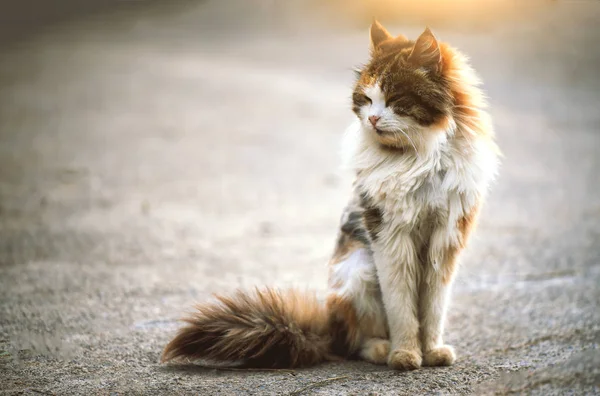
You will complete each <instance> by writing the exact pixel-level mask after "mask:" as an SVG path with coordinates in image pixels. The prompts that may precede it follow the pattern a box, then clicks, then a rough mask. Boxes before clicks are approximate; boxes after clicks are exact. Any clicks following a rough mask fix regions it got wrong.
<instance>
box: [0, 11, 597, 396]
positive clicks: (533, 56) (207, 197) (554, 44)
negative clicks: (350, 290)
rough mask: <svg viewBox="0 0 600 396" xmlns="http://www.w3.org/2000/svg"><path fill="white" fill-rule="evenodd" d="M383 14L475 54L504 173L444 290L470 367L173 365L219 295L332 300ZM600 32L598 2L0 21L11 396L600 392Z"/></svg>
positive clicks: (2, 345)
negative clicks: (343, 156)
mask: <svg viewBox="0 0 600 396" xmlns="http://www.w3.org/2000/svg"><path fill="white" fill-rule="evenodd" d="M373 17H377V18H378V19H380V20H381V21H382V22H383V23H384V24H386V26H387V27H388V30H390V31H391V32H392V33H395V34H399V33H403V34H405V35H406V36H408V37H409V38H413V39H414V38H416V37H417V36H418V34H420V32H422V31H423V29H424V28H425V26H426V25H428V26H430V27H431V28H432V29H433V31H434V33H435V34H436V35H437V37H438V38H439V39H440V40H442V41H446V42H449V43H451V44H452V45H453V46H455V47H458V48H460V49H461V50H462V51H463V52H464V53H466V54H467V55H469V57H470V58H471V60H472V64H473V66H474V67H475V69H476V70H477V71H478V72H479V74H480V75H481V76H482V78H483V81H484V83H485V85H484V88H485V90H486V92H487V94H488V96H489V101H490V104H491V107H490V112H491V113H492V115H493V117H494V122H495V127H496V131H497V137H498V142H499V145H500V147H501V149H502V150H503V152H504V158H503V165H502V169H501V175H500V177H499V180H498V182H497V184H496V185H495V186H494V188H493V190H492V193H491V195H490V199H489V202H488V203H487V206H486V207H485V210H484V213H483V217H482V220H481V225H480V227H479V231H478V233H477V234H476V236H475V238H474V240H473V243H472V244H471V247H470V249H469V250H468V252H467V254H466V255H465V257H464V260H463V268H462V270H461V273H460V275H459V278H458V280H457V283H456V286H455V289H454V294H453V296H454V297H453V304H452V308H451V311H450V314H449V317H448V326H447V337H446V338H447V341H448V342H449V343H451V344H453V345H454V346H455V347H456V349H457V351H458V354H459V361H458V362H457V365H456V366H455V367H452V368H448V369H436V370H420V371H418V372H414V373H408V374H398V373H395V372H392V371H390V370H388V369H387V368H385V367H376V366H372V365H369V364H366V363H362V362H346V363H339V364H338V363H336V364H329V365H325V366H321V367H317V368H314V369H309V370H303V371H300V372H298V373H296V375H294V376H291V375H290V374H289V373H285V372H283V373H279V372H264V373H262V372H260V373H255V372H253V373H249V374H247V373H241V374H240V373H237V372H226V371H220V370H217V371H215V370H203V369H200V368H182V367H174V368H173V367H171V368H168V367H167V368H165V367H162V366H160V365H158V364H157V361H158V357H159V355H160V352H161V349H162V347H163V346H164V345H165V343H166V342H167V341H168V339H169V337H170V336H172V334H173V332H174V331H175V330H176V329H177V327H178V326H179V324H178V322H177V319H178V318H179V317H181V316H182V315H183V314H184V313H185V312H186V311H189V310H190V309H191V306H192V304H194V303H195V302H199V301H204V300H206V299H208V298H210V296H211V294H212V293H214V292H228V291H231V290H233V289H235V288H238V287H241V288H248V287H252V286H255V285H258V286H262V285H269V286H277V287H288V286H296V287H300V288H310V289H314V290H316V291H317V293H319V296H321V297H322V296H324V293H325V287H326V274H327V270H326V262H327V260H328V258H329V255H330V253H331V251H332V248H333V243H334V241H335V234H336V232H337V226H338V219H339V215H340V214H341V209H342V207H343V205H344V204H345V203H346V200H347V197H348V193H349V191H350V183H351V181H352V177H351V175H349V174H346V173H344V172H343V171H341V170H340V169H339V164H340V161H339V151H340V144H339V143H340V139H341V135H342V133H343V131H344V129H345V128H346V126H347V125H348V124H349V122H351V121H352V119H353V114H352V112H351V111H350V96H351V84H352V81H353V74H352V68H353V67H354V66H357V65H360V64H361V63H363V62H365V61H366V59H367V56H368V42H369V41H368V26H369V24H370V22H371V20H372V19H373ZM598 21H600V2H598V1H593V0H581V1H551V0H547V1H542V0H538V1H527V2H526V1H517V0H487V1H486V0H482V1H475V0H455V1H450V0H448V1H443V0H422V1H420V2H417V1H403V0H397V1H393V0H346V1H342V0H329V1H316V0H287V1H284V0H205V1H201V0H198V1H191V0H189V1H184V0H174V1H158V0H106V1H102V2H99V1H92V0H55V1H53V2H42V1H41V0H39V1H34V0H24V1H12V0H8V1H3V2H2V3H1V4H0V383H2V384H3V385H2V387H3V390H2V392H6V394H23V393H25V394H27V393H38V394H39V393H43V394H90V393H92V394H111V393H112V392H116V393H135V394H148V393H156V394H177V393H179V394H187V393H195V394H217V393H220V394H226V395H229V394H286V393H287V392H290V391H294V390H297V389H299V388H302V387H303V386H306V385H309V384H311V383H315V381H319V380H323V379H326V378H330V377H339V376H345V378H342V379H341V380H339V381H336V382H332V383H330V384H327V385H325V386H323V387H320V388H318V389H316V390H314V392H315V393H320V394H332V395H337V394H399V393H406V394H415V393H423V392H429V393H431V392H442V393H444V394H455V393H469V392H475V393H487V392H491V393H493V392H500V393H502V392H529V393H533V394H542V395H548V394H563V393H565V392H571V393H574V394H579V393H581V394H584V393H588V394H589V393H592V392H598V387H599V386H600V369H599V367H600V361H599V358H598V356H599V355H600V354H598V350H597V348H598V345H599V342H600V310H599V309H598V303H599V302H600V288H599V286H598V285H599V284H600V283H599V282H600V266H599V262H600V194H599V192H600V172H599V171H598V170H599V169H600V136H599V133H600V131H599V129H600V112H599V111H598V109H599V108H600V78H598V77H599V76H598V71H599V70H600V45H599V43H600V27H599V25H598Z"/></svg>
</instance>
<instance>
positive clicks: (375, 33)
mask: <svg viewBox="0 0 600 396" xmlns="http://www.w3.org/2000/svg"><path fill="white" fill-rule="evenodd" d="M369 33H370V36H371V51H373V50H376V49H377V48H378V47H379V45H381V43H383V42H384V41H385V40H388V39H391V38H394V36H392V35H391V34H390V32H388V31H387V30H386V29H385V28H384V27H383V25H381V23H379V22H377V20H373V23H372V24H371V30H370V31H369Z"/></svg>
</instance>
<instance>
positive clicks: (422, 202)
mask: <svg viewBox="0 0 600 396" xmlns="http://www.w3.org/2000/svg"><path fill="white" fill-rule="evenodd" d="M400 165H404V166H396V167H393V166H390V167H389V169H380V170H379V172H378V173H374V174H373V175H368V176H367V177H365V178H364V181H365V184H366V185H368V186H367V189H368V190H369V191H370V194H371V196H372V199H373V201H374V202H376V203H377V206H378V209H379V210H380V211H381V213H382V217H383V219H382V220H383V221H384V222H386V223H397V224H398V225H403V224H405V225H411V226H418V225H419V223H421V222H423V221H429V220H428V219H431V215H432V214H436V216H440V215H442V216H443V215H444V214H447V213H449V212H450V209H451V207H452V206H453V205H455V204H456V203H458V204H461V203H462V201H463V195H464V191H466V190H467V186H466V185H467V183H466V182H465V181H464V180H463V179H464V177H463V175H461V174H459V173H458V172H457V169H458V166H457V164H456V163H455V162H454V161H452V160H451V159H448V158H442V157H438V158H434V159H432V160H431V161H430V162H415V163H413V164H409V165H406V164H400ZM369 176H370V177H369Z"/></svg>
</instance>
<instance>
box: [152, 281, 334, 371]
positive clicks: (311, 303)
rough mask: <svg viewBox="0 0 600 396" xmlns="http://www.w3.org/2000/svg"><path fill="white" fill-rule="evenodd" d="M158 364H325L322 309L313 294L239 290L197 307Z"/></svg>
mask: <svg viewBox="0 0 600 396" xmlns="http://www.w3.org/2000/svg"><path fill="white" fill-rule="evenodd" d="M184 321H185V322H187V325H186V326H185V327H183V328H182V329H181V330H180V331H179V333H178V334H177V335H176V336H175V338H174V339H173V340H172V341H171V342H170V343H169V344H168V345H167V346H166V347H165V350H164V352H163V355H162V361H163V362H166V361H169V360H173V359H179V358H187V359H202V360H206V361H210V362H217V363H225V364H231V363H241V364H242V365H243V367H263V368H267V367H273V368H277V367H280V368H281V367H303V366H310V365H314V364H316V363H319V362H322V361H324V360H329V359H331V358H332V357H331V356H330V352H329V350H330V337H329V325H328V317H327V313H326V308H325V306H324V305H323V304H321V303H319V301H318V300H317V298H316V296H315V295H314V294H313V293H308V292H305V293H303V292H299V291H295V290H287V291H277V290H274V289H265V290H258V289H256V290H255V291H253V292H249V293H245V292H241V291H238V292H237V293H236V294H234V295H233V296H230V297H225V296H217V301H216V302H214V303H209V304H204V305H199V306H197V311H196V312H195V313H194V314H192V315H191V316H189V317H188V318H186V319H184Z"/></svg>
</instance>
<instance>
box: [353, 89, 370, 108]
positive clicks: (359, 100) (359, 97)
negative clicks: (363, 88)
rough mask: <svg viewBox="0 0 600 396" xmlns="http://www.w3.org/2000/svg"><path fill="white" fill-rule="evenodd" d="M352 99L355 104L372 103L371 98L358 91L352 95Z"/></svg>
mask: <svg viewBox="0 0 600 396" xmlns="http://www.w3.org/2000/svg"><path fill="white" fill-rule="evenodd" d="M352 100H353V101H354V103H356V104H357V105H360V106H363V105H366V104H372V103H373V101H372V100H371V98H369V97H368V96H367V95H365V94H363V93H358V92H355V93H354V94H353V95H352Z"/></svg>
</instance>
